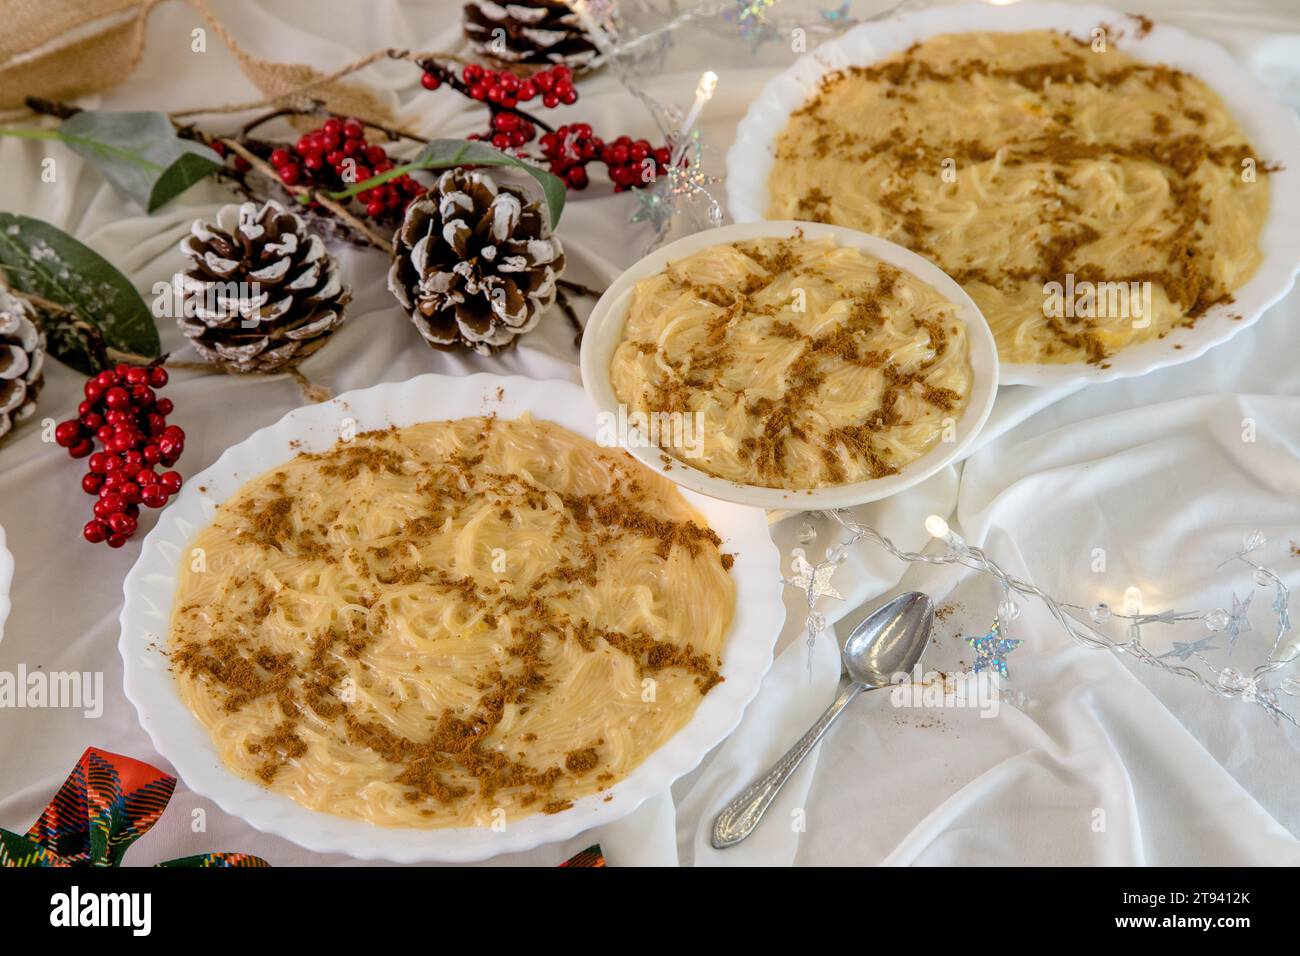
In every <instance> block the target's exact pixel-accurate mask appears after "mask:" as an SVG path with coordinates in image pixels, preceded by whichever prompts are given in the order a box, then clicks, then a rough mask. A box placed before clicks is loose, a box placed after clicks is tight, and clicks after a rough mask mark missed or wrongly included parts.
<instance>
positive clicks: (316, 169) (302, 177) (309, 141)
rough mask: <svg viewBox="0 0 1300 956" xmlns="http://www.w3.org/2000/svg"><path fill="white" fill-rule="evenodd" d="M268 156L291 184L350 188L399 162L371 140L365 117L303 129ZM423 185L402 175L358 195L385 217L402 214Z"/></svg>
mask: <svg viewBox="0 0 1300 956" xmlns="http://www.w3.org/2000/svg"><path fill="white" fill-rule="evenodd" d="M269 162H270V163H271V166H272V168H274V169H275V172H276V174H277V175H278V176H279V177H280V181H281V182H282V183H284V184H285V185H286V186H299V185H313V186H320V187H322V188H325V189H329V190H339V189H346V188H347V187H348V186H351V185H353V184H355V183H360V182H364V181H365V180H367V179H369V178H370V177H371V176H376V175H378V174H379V173H386V172H388V170H390V169H392V168H393V166H394V163H393V161H392V160H391V159H389V158H388V153H387V152H385V151H384V148H383V147H382V146H376V145H374V144H371V143H367V142H366V128H365V125H364V124H363V123H362V122H361V121H360V120H358V119H355V118H348V119H339V118H338V117H331V118H329V119H327V120H326V121H325V124H324V125H323V126H321V127H320V128H319V129H314V130H312V131H311V132H310V133H305V134H303V135H302V136H301V137H300V138H299V139H298V142H296V143H294V144H293V146H280V147H278V148H276V149H274V150H272V151H271V155H270V159H269ZM423 191H424V187H423V186H421V185H420V184H419V183H417V182H416V181H415V180H414V179H412V178H411V177H410V176H407V175H402V176H398V177H397V178H395V179H390V180H389V181H388V182H386V183H384V184H382V185H379V186H375V187H374V188H372V189H367V190H364V191H363V192H360V193H357V199H359V200H360V201H361V202H362V204H364V205H365V207H366V215H368V216H369V217H370V218H371V219H382V218H384V217H386V216H388V215H390V214H394V215H396V216H400V215H401V214H402V213H403V212H404V211H405V209H406V206H407V204H408V203H409V202H410V201H411V200H412V199H414V198H415V197H416V196H417V195H419V194H420V193H422V192H423Z"/></svg>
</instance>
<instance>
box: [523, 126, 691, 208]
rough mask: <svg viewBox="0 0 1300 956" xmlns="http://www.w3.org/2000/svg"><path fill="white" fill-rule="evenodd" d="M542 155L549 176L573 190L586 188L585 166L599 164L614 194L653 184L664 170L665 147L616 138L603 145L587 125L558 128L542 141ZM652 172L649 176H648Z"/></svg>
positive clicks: (640, 140)
mask: <svg viewBox="0 0 1300 956" xmlns="http://www.w3.org/2000/svg"><path fill="white" fill-rule="evenodd" d="M542 155H544V156H545V157H546V158H547V159H548V160H549V161H550V164H551V172H552V173H554V174H555V175H556V176H559V177H560V178H562V179H563V180H564V181H565V182H567V183H568V184H569V185H570V186H572V187H573V188H574V189H583V188H585V187H586V185H587V181H588V180H587V169H586V166H587V163H590V162H592V161H593V160H599V161H600V162H602V163H604V164H605V166H606V167H607V171H608V174H609V178H610V181H611V182H612V183H613V184H614V191H615V192H623V191H624V190H626V189H633V188H635V187H637V186H644V185H647V184H649V183H652V182H654V181H655V180H656V179H658V178H659V177H660V176H662V175H663V174H664V173H665V172H667V170H668V160H669V158H670V157H669V152H668V147H667V146H660V147H659V148H658V149H655V148H652V147H651V146H650V143H649V141H648V140H644V139H637V140H634V139H632V138H631V137H630V136H620V137H619V138H618V139H616V140H614V141H613V142H611V143H606V142H605V141H604V140H602V139H601V138H600V137H599V136H593V135H592V132H591V126H589V125H588V124H587V123H574V124H572V125H570V126H561V127H560V128H559V129H557V130H556V131H555V132H553V133H547V134H546V135H544V136H543V137H542ZM652 170H653V175H648V174H650V173H651V171H652Z"/></svg>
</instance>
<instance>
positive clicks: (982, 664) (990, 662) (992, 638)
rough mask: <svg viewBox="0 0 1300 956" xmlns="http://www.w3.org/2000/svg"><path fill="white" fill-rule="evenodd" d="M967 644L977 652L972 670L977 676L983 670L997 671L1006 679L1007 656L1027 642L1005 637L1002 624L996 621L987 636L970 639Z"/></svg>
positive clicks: (967, 639)
mask: <svg viewBox="0 0 1300 956" xmlns="http://www.w3.org/2000/svg"><path fill="white" fill-rule="evenodd" d="M966 643H967V644H969V645H970V646H971V650H973V651H974V652H975V663H974V665H973V666H972V667H971V669H972V670H973V671H974V672H975V673H976V674H978V673H979V672H980V671H983V670H995V671H997V672H998V674H999V675H1000V676H1001V677H1004V678H1005V677H1006V676H1007V675H1008V671H1007V655H1008V654H1010V653H1011V652H1012V651H1014V650H1015V649H1016V648H1017V647H1019V646H1020V645H1021V644H1023V643H1025V642H1024V641H1016V640H1011V639H1010V638H1006V637H1003V636H1002V625H1001V623H1000V622H998V621H994V622H993V626H992V627H991V628H989V632H988V633H987V634H985V635H984V636H983V637H968V638H966Z"/></svg>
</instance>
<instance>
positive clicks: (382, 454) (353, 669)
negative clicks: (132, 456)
mask: <svg viewBox="0 0 1300 956" xmlns="http://www.w3.org/2000/svg"><path fill="white" fill-rule="evenodd" d="M388 434H389V432H387V431H385V432H378V433H368V435H367V436H358V437H357V438H356V439H354V441H353V443H352V444H351V445H349V446H347V447H344V448H341V449H340V452H339V457H338V459H337V460H335V459H333V458H329V457H328V453H326V454H325V455H312V456H306V455H304V456H301V457H304V458H309V457H310V458H317V459H323V460H322V461H321V468H320V472H319V473H322V474H329V475H330V477H331V478H334V479H337V480H339V481H349V480H353V479H356V478H357V477H358V476H359V475H360V474H361V472H363V471H370V472H373V473H375V474H376V475H378V476H382V475H385V474H391V475H397V474H405V469H406V468H407V462H406V458H405V456H403V455H401V454H400V453H398V452H397V451H396V450H394V449H388V448H384V447H382V446H381V447H370V443H374V442H380V443H382V442H384V441H386V440H388V439H387V435H388ZM610 461H611V462H613V459H610ZM448 465H449V468H450V469H451V471H453V472H455V473H456V474H457V475H458V479H457V480H462V479H463V480H462V481H461V484H460V485H458V488H459V491H460V493H461V494H464V495H474V496H478V495H497V496H499V497H500V500H502V501H506V500H509V501H510V502H511V507H510V508H506V509H503V510H504V511H505V512H506V513H507V514H512V515H514V516H516V517H519V519H520V520H528V519H527V518H526V517H520V516H521V515H526V514H527V513H528V512H529V511H536V512H537V513H538V514H539V515H547V516H552V517H553V518H554V520H556V521H557V522H559V523H560V524H561V525H563V524H568V525H571V526H577V527H579V528H584V529H586V533H585V535H584V539H583V540H582V541H581V542H580V543H578V544H577V546H576V547H574V548H572V550H571V552H570V553H569V554H568V555H567V556H566V557H565V558H564V559H562V560H560V561H557V562H556V563H555V564H554V566H552V567H550V568H548V569H546V570H545V571H544V572H543V573H542V575H541V576H539V577H537V578H536V579H534V580H532V581H527V582H524V581H520V582H512V581H511V579H509V578H505V579H503V580H502V581H499V582H496V583H493V582H491V581H486V582H485V581H483V580H482V579H476V578H475V577H473V576H471V575H469V574H459V573H456V572H455V571H453V570H448V569H447V568H446V567H443V566H441V565H437V564H433V565H428V564H427V563H426V562H425V561H422V560H421V559H420V558H419V557H418V555H419V553H420V546H421V545H422V544H426V541H425V539H427V537H428V536H430V535H432V534H435V533H440V532H441V531H442V530H443V528H444V525H443V521H442V520H441V519H437V518H435V517H433V516H430V517H428V518H416V519H413V520H409V521H407V522H405V524H403V525H402V526H401V527H400V528H397V529H395V531H396V534H395V535H394V536H391V537H385V538H382V539H378V540H373V539H372V540H373V543H370V542H364V541H363V542H359V543H357V544H356V545H355V546H351V545H349V546H347V547H346V549H340V554H334V553H333V551H332V550H330V549H331V546H330V545H329V544H328V542H329V540H330V539H329V536H328V531H329V528H328V522H326V523H325V524H321V523H319V522H318V521H317V520H316V519H312V518H310V516H309V515H310V512H309V511H308V510H306V509H305V508H304V506H303V499H302V498H300V497H299V496H300V495H302V491H301V489H296V488H295V486H294V484H293V482H292V481H291V480H290V478H289V476H288V475H286V474H277V475H276V476H273V478H272V479H271V480H270V481H269V482H268V484H267V487H266V491H268V492H270V495H269V496H268V495H266V494H262V495H252V496H250V497H249V498H247V499H246V500H244V501H243V502H242V503H240V504H239V505H237V506H235V507H232V508H230V509H228V510H227V511H226V514H225V520H226V521H228V522H229V523H230V525H231V526H232V528H233V529H237V530H239V531H241V532H242V534H243V535H244V536H245V537H246V538H247V539H248V540H250V541H251V542H252V543H254V544H256V545H257V546H258V547H265V548H274V549H276V550H279V551H283V552H284V553H286V554H308V553H310V554H313V556H318V557H322V558H326V554H324V553H319V552H317V550H316V549H318V548H319V549H326V551H327V552H328V555H329V557H332V558H333V559H334V560H335V561H338V560H341V559H342V557H346V559H347V560H348V561H350V562H352V566H353V567H354V568H356V569H358V573H360V574H362V575H363V576H368V577H365V579H366V580H369V581H370V582H371V584H372V585H373V590H369V591H367V592H366V593H361V594H358V595H357V596H356V597H355V598H354V601H355V604H354V605H352V606H350V609H349V613H347V614H340V615H339V616H338V618H337V619H336V620H334V621H333V622H332V623H331V624H330V625H329V626H326V627H322V628H319V629H316V630H314V631H313V632H312V633H310V634H304V635H303V640H302V644H301V647H295V648H293V649H292V650H289V651H285V650H280V649H272V648H271V647H269V646H267V645H264V644H263V643H262V639H261V638H260V637H259V626H260V625H262V624H263V622H265V621H267V620H268V619H270V618H271V616H272V615H273V614H279V613H284V614H285V615H287V616H290V617H291V616H292V613H293V605H292V602H289V603H287V604H285V606H284V607H283V609H282V610H278V609H279V608H280V607H281V605H280V603H279V602H280V596H279V593H278V592H277V590H276V589H275V588H273V587H272V586H269V585H268V583H267V580H264V579H263V578H261V577H258V578H251V577H248V576H243V577H239V578H236V579H235V581H234V584H235V585H236V586H238V587H240V588H242V589H244V590H245V591H247V592H249V593H250V594H251V597H250V598H249V600H247V602H245V606H235V607H233V608H223V609H220V613H214V612H212V611H211V610H210V609H208V608H206V607H205V606H202V605H199V604H189V605H185V606H183V607H182V608H181V609H180V611H179V612H178V613H179V615H180V618H181V619H182V620H184V621H187V622H189V624H188V625H187V626H186V627H185V628H183V629H181V630H179V631H174V632H173V640H172V644H171V647H170V651H169V656H170V660H171V665H172V668H173V669H174V670H175V671H176V672H177V673H182V674H186V675H189V676H191V677H194V678H197V679H198V680H200V681H201V682H202V683H203V685H204V686H205V687H206V688H208V689H209V691H210V692H211V693H212V694H213V695H214V696H215V697H216V698H217V699H218V700H219V701H220V702H221V705H222V706H223V707H224V709H225V710H226V711H227V712H231V713H234V712H238V711H240V710H243V709H244V708H249V707H259V708H263V707H267V706H270V707H271V708H274V709H275V711H276V712H278V714H279V715H280V716H279V718H278V719H279V723H278V724H276V725H275V727H274V730H273V731H271V732H269V733H267V734H265V735H263V736H261V737H257V738H254V739H252V741H251V742H250V743H249V745H248V748H249V752H250V753H251V754H254V755H256V757H257V758H258V762H257V763H256V764H255V774H256V776H257V777H258V779H259V780H261V781H262V782H263V783H267V784H270V783H272V782H274V781H275V779H276V777H277V775H278V774H279V773H280V772H281V771H282V770H283V769H284V767H285V766H287V765H289V764H291V763H293V762H294V761H296V760H298V759H299V758H301V757H303V756H305V755H306V754H307V753H308V750H309V743H308V741H309V740H311V739H313V737H314V736H316V735H321V734H325V736H326V737H327V738H328V737H329V735H330V734H331V733H332V734H335V735H336V739H337V742H338V743H345V744H347V745H349V746H352V747H358V748H364V749H365V750H368V751H372V752H373V753H374V754H375V755H377V756H378V757H379V758H380V759H382V760H383V761H384V762H385V763H386V764H388V765H391V777H390V778H389V779H391V780H392V782H394V783H396V784H398V785H400V787H402V788H403V795H404V797H405V799H406V800H407V801H409V802H411V803H413V804H415V805H416V806H417V807H419V808H420V812H421V813H426V814H432V812H433V810H432V808H435V807H454V806H457V805H458V804H462V803H463V802H465V801H470V800H478V801H488V802H489V803H490V802H491V801H493V800H499V801H502V803H501V804H500V805H506V806H512V807H518V808H522V807H528V806H535V805H537V804H538V803H543V806H542V810H543V812H547V813H558V812H561V811H562V810H564V809H567V808H568V807H569V806H571V805H572V804H571V801H569V800H566V799H562V798H561V797H560V795H559V792H557V790H556V788H557V787H558V786H559V785H560V784H561V781H568V782H569V784H570V785H571V784H572V783H573V782H574V781H576V780H578V779H579V778H594V771H596V770H597V768H598V767H599V765H600V763H601V748H602V746H603V745H604V740H596V741H594V742H593V743H592V744H591V745H589V746H587V747H582V748H579V749H577V750H573V751H570V752H568V753H565V754H563V755H562V756H561V757H559V758H558V759H551V758H543V760H544V761H545V762H537V763H535V762H533V761H532V760H531V759H530V758H529V757H528V752H529V751H528V750H527V749H524V748H525V745H528V744H536V743H537V742H538V736H537V734H535V733H532V732H526V733H517V732H516V733H514V734H513V735H511V734H503V732H502V729H501V723H502V721H503V719H505V718H506V716H507V714H509V713H511V712H512V711H513V713H515V714H517V715H523V714H526V713H527V712H528V711H529V709H530V708H532V707H534V706H536V705H537V704H539V703H540V702H542V701H543V700H544V695H545V694H546V693H547V691H548V688H549V686H550V683H551V676H550V674H549V669H550V668H551V666H552V663H551V662H552V660H553V658H554V655H555V653H556V649H557V648H559V647H561V646H563V645H564V644H565V643H568V642H573V643H574V645H575V646H577V647H579V648H582V649H583V650H584V651H590V652H596V651H601V652H604V653H608V651H606V650H605V648H607V647H612V646H614V643H616V644H617V645H618V647H616V648H615V650H618V651H619V652H620V653H622V654H625V655H628V656H630V657H632V658H633V659H634V662H635V665H636V667H637V670H638V672H643V673H651V672H654V673H659V672H662V671H664V670H665V669H669V668H672V669H677V670H680V671H681V672H682V673H681V676H680V677H679V678H678V679H679V680H681V681H683V682H685V681H687V680H689V681H691V683H692V684H693V685H694V686H695V688H697V689H698V691H699V693H700V694H704V693H707V691H708V690H709V689H710V688H711V687H712V686H714V685H715V684H716V683H717V681H719V680H720V679H721V677H720V675H719V674H718V672H717V668H718V666H719V665H718V662H716V661H714V660H711V659H709V658H708V657H707V656H706V655H703V654H699V653H697V652H696V651H695V650H694V648H693V647H692V646H691V645H690V644H683V645H680V646H679V645H677V644H675V643H674V642H673V641H672V640H670V639H667V638H665V639H658V638H652V637H650V636H648V635H644V634H637V635H634V636H624V635H618V634H614V633H613V632H609V633H608V638H609V640H610V641H612V642H614V643H610V642H609V641H607V640H605V638H606V632H601V631H599V630H598V629H595V628H593V626H592V625H590V624H589V623H588V622H587V621H585V620H584V619H582V618H581V617H576V618H575V617H573V616H572V615H571V614H570V612H569V610H568V606H567V605H565V604H564V603H562V602H568V601H571V600H572V599H573V597H574V594H575V591H576V590H577V589H581V588H589V587H594V586H597V585H598V584H599V581H600V562H601V559H602V556H603V555H604V554H605V553H606V551H607V549H613V548H616V547H617V546H618V542H619V541H621V540H625V539H637V538H643V539H649V540H650V541H652V542H653V543H654V544H655V550H656V552H657V553H659V554H661V555H666V554H667V553H668V552H670V551H672V550H673V549H678V548H680V549H682V550H684V551H685V552H687V553H688V554H689V555H691V556H692V557H695V556H700V557H707V558H709V559H711V555H712V554H713V553H716V554H717V555H718V557H717V560H718V561H719V562H720V563H721V564H722V566H723V567H724V568H729V567H731V564H732V562H733V561H734V557H733V556H732V555H723V554H721V553H720V551H719V550H718V549H719V545H720V544H721V540H720V539H719V538H718V536H717V534H716V533H715V532H713V531H712V530H711V529H709V528H707V527H705V526H701V525H697V524H695V523H694V522H693V521H690V520H672V519H668V518H665V517H660V516H657V515H654V514H652V513H651V512H650V511H648V510H646V507H645V503H646V502H647V501H648V500H649V498H648V490H647V486H646V485H645V484H644V482H643V479H642V478H641V477H639V473H637V472H634V471H632V470H630V469H629V466H628V465H626V464H618V465H616V466H614V467H613V468H612V475H613V484H612V487H611V489H610V491H609V492H608V493H607V494H596V493H593V494H586V495H579V496H571V497H569V498H567V499H566V498H563V497H562V496H557V495H556V493H555V492H554V490H552V489H550V488H547V487H544V486H543V485H542V484H539V483H537V482H536V481H534V480H532V479H529V478H528V477H526V476H523V475H499V474H492V473H490V472H488V471H487V470H486V469H485V468H484V466H483V459H482V457H481V456H477V455H472V454H471V455H457V456H454V457H453V458H452V459H449V461H448ZM354 466H355V469H356V471H354V470H353V469H354ZM634 467H639V466H634ZM655 480H658V479H655ZM426 487H427V492H422V493H428V494H430V495H433V494H435V488H434V487H433V483H432V482H430V484H429V485H428V486H426ZM447 494H448V496H449V497H450V496H451V495H452V492H451V491H450V490H449V491H448V492H447ZM326 517H327V518H328V520H329V521H333V520H340V521H347V520H348V518H347V516H346V515H344V516H340V515H338V514H337V513H333V514H331V515H327V516H326ZM448 520H450V519H448ZM399 587H407V588H417V589H424V592H423V593H428V594H432V595H440V596H449V597H451V598H453V599H454V600H455V601H456V602H457V604H458V605H459V606H460V607H461V608H462V609H463V610H462V613H472V614H474V615H476V616H477V617H478V618H479V619H480V620H481V621H482V624H481V625H475V628H477V629H478V631H479V633H483V630H482V629H483V628H486V629H487V631H486V633H487V634H489V635H490V636H489V637H487V638H485V639H487V640H493V641H501V642H502V644H503V645H504V646H503V647H502V650H503V651H504V653H503V654H501V655H500V656H498V657H497V658H496V659H495V663H494V664H493V665H492V666H491V667H489V668H486V669H483V668H480V670H479V671H478V672H477V673H475V674H473V675H467V676H469V677H470V679H471V680H472V681H473V683H471V685H470V686H472V687H473V688H475V693H476V694H477V699H476V700H474V701H473V703H472V704H471V705H469V706H468V707H457V708H445V709H443V710H441V711H439V712H436V713H434V714H429V715H428V717H429V718H430V719H429V720H428V723H427V724H424V725H422V729H421V731H420V732H419V733H410V732H404V731H402V730H399V727H400V726H403V725H402V724H394V723H393V722H392V721H391V720H390V719H389V718H388V717H387V716H385V715H384V714H382V713H379V712H376V711H374V710H372V709H371V708H370V706H369V704H367V703H364V702H358V701H357V699H356V696H355V695H354V694H350V693H348V692H347V689H348V685H349V683H350V678H358V679H359V680H360V681H361V682H362V683H363V684H364V683H365V681H366V678H365V676H364V674H365V672H366V671H367V669H368V668H369V667H370V665H371V664H372V663H373V661H372V659H371V655H372V653H373V648H374V645H375V642H376V641H377V640H378V639H379V638H380V637H381V636H382V635H383V634H385V633H386V632H387V631H388V629H389V628H390V626H391V625H392V622H390V619H389V614H390V608H389V604H388V603H386V601H388V600H391V598H386V597H385V588H399ZM466 639H470V638H469V636H468V635H467V638H466ZM413 669H414V670H415V671H417V672H418V671H419V670H420V667H419V666H415V667H414V668H413ZM358 675H360V676H358ZM345 678H347V679H349V680H345ZM693 692H694V691H692V693H693ZM396 706H397V707H398V709H399V713H402V712H403V711H402V710H401V703H400V701H399V702H398V703H397V705H396ZM258 713H261V711H260V710H259V711H258ZM406 713H407V715H408V719H409V709H408V710H407V711H406ZM530 749H535V748H530ZM542 752H543V753H544V752H545V751H544V750H543V751H542ZM512 754H513V756H511V755H512ZM601 776H602V777H604V776H607V774H602V775H601ZM502 791H505V792H507V793H508V797H507V796H504V795H503V796H500V797H497V796H496V795H497V794H499V793H501V792H502ZM566 792H573V791H572V789H571V788H570V789H569V790H568V791H566Z"/></svg>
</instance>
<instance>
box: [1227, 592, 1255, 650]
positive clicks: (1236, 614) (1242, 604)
mask: <svg viewBox="0 0 1300 956" xmlns="http://www.w3.org/2000/svg"><path fill="white" fill-rule="evenodd" d="M1254 596H1255V595H1254V594H1253V593H1251V594H1247V595H1246V600H1244V601H1238V600H1237V595H1235V594H1234V595H1233V596H1232V611H1231V612H1229V614H1228V626H1227V628H1226V629H1225V631H1224V634H1225V635H1226V637H1227V639H1228V653H1229V654H1231V653H1232V650H1233V648H1235V647H1236V646H1237V638H1239V637H1241V635H1243V634H1245V633H1247V632H1248V631H1249V630H1250V621H1249V620H1247V618H1246V614H1247V612H1249V611H1250V600H1251V598H1253V597H1254Z"/></svg>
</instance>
